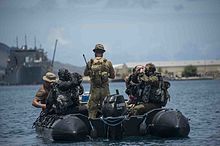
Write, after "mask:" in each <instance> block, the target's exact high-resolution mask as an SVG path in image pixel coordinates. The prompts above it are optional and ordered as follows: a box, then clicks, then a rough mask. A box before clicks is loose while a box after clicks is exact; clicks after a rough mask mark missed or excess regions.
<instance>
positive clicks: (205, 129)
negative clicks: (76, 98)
mask: <svg viewBox="0 0 220 146" xmlns="http://www.w3.org/2000/svg"><path fill="white" fill-rule="evenodd" d="M84 87H85V91H89V84H84ZM219 87H220V80H205V81H172V82H171V88H170V89H169V92H170V95H171V101H170V102H169V103H168V105H167V107H170V108H173V109H178V110H180V111H181V112H182V113H183V114H184V115H185V116H186V117H188V118H190V119H191V120H190V126H191V131H190V134H189V138H179V139H163V138H157V137H151V136H145V137H128V138H124V139H123V140H121V141H108V140H106V139H98V140H95V141H87V142H78V143H74V144H77V145H145V144H147V145H171V144H172V145H218V144H220V121H219V119H220V106H219V105H220V90H219ZM38 88H39V86H0V100H1V102H0V145H44V144H45V145H46V144H52V145H61V144H62V145H72V144H73V143H57V142H51V141H48V140H44V139H42V138H40V137H38V136H37V134H36V133H35V130H34V129H32V123H33V122H34V121H35V119H36V118H37V116H38V114H39V112H40V109H36V108H34V107H32V105H31V102H32V99H33V96H34V95H35V92H36V91H37V89H38ZM110 88H111V93H115V89H118V90H119V92H120V94H123V95H124V96H126V95H125V93H124V90H125V84H124V83H111V84H110Z"/></svg>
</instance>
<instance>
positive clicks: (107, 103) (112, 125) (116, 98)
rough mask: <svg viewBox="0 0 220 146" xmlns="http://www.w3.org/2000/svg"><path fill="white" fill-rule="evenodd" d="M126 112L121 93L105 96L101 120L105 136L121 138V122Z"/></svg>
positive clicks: (115, 138)
mask: <svg viewBox="0 0 220 146" xmlns="http://www.w3.org/2000/svg"><path fill="white" fill-rule="evenodd" d="M126 112H127V109H126V104H125V99H124V96H123V95H119V93H118V91H117V90H116V94H113V95H110V96H107V97H106V98H105V99H104V101H103V104H102V114H103V117H102V120H103V122H104V124H105V127H106V138H108V139H114V140H118V139H121V138H122V135H123V127H122V122H123V121H124V119H125V116H123V115H125V114H126Z"/></svg>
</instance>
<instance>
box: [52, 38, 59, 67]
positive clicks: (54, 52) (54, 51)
mask: <svg viewBox="0 0 220 146" xmlns="http://www.w3.org/2000/svg"><path fill="white" fill-rule="evenodd" d="M57 42H58V40H57V39H56V42H55V47H54V50H53V59H52V63H51V71H53V64H54V59H55V54H56V49H57Z"/></svg>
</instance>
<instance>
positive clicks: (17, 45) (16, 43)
mask: <svg viewBox="0 0 220 146" xmlns="http://www.w3.org/2000/svg"><path fill="white" fill-rule="evenodd" d="M16 47H17V49H18V36H16Z"/></svg>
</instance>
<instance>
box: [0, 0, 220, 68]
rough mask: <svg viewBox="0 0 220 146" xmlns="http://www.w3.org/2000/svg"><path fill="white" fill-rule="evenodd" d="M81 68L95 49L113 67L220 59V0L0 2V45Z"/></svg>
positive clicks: (27, 0)
mask: <svg viewBox="0 0 220 146" xmlns="http://www.w3.org/2000/svg"><path fill="white" fill-rule="evenodd" d="M25 34H27V37H28V46H29V47H34V37H35V36H36V38H37V45H38V46H39V45H40V44H41V45H42V47H43V48H44V49H45V50H46V51H47V52H48V57H49V58H52V53H53V49H54V44H55V39H58V45H57V54H56V58H55V59H56V60H58V61H61V62H64V63H70V64H73V65H78V66H82V65H84V60H83V58H82V54H83V53H84V54H85V55H86V56H87V58H90V57H93V55H94V54H93V52H92V49H93V48H94V46H95V44H96V43H103V44H104V46H105V49H106V53H105V54H104V55H105V57H106V58H107V59H110V60H112V62H113V64H118V63H126V62H140V61H141V62H142V61H172V60H203V59H220V0H0V42H2V43H5V44H7V45H9V46H15V45H16V36H18V37H19V46H21V45H24V35H25Z"/></svg>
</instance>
